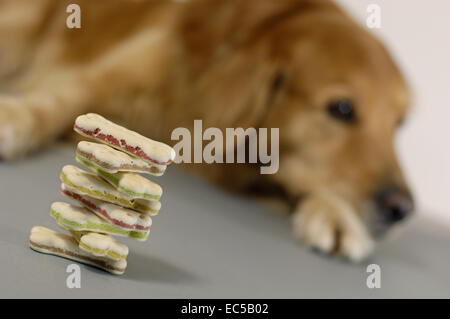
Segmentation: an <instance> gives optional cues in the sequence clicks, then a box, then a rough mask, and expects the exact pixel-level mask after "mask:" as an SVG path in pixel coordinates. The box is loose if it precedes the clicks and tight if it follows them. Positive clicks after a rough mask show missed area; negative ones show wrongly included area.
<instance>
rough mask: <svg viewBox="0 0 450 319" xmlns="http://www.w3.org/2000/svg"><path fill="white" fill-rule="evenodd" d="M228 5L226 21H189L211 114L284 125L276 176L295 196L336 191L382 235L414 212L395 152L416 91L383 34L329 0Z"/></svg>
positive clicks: (226, 120)
mask: <svg viewBox="0 0 450 319" xmlns="http://www.w3.org/2000/svg"><path fill="white" fill-rule="evenodd" d="M213 2H214V1H213ZM221 3H222V4H220V5H219V4H217V5H216V6H222V7H214V8H211V11H210V12H220V14H218V13H217V14H216V16H215V18H213V19H212V20H214V19H215V20H217V24H213V25H210V26H209V27H208V28H205V30H200V29H201V28H200V27H198V28H197V29H196V28H195V26H196V24H195V23H197V24H199V25H201V23H199V22H198V20H196V21H197V22H191V25H190V28H189V27H188V26H186V25H185V26H184V28H185V30H187V31H186V32H187V34H185V37H186V38H187V39H188V41H189V37H191V40H192V41H191V42H189V45H191V46H195V45H197V46H201V50H199V48H198V47H195V48H194V49H193V50H196V52H201V54H200V55H199V54H194V55H193V56H194V59H193V60H192V61H190V67H192V68H193V72H196V73H197V74H202V77H201V79H200V80H199V82H198V83H199V87H201V92H202V93H201V94H203V96H206V98H205V100H204V101H205V103H207V104H208V107H209V110H210V109H211V108H217V109H216V110H215V112H211V111H209V113H208V114H215V116H216V117H217V118H216V119H215V121H214V122H213V121H211V122H212V123H214V124H215V125H217V124H216V123H218V122H219V123H220V122H221V121H222V122H223V123H224V126H226V125H229V123H235V125H237V126H260V127H269V128H270V127H279V128H280V169H279V172H278V173H277V174H276V175H274V176H272V178H273V179H275V180H276V182H278V183H279V184H280V185H282V186H283V187H284V188H285V190H286V191H287V192H288V193H289V194H290V195H292V196H300V195H303V194H308V193H311V192H315V191H320V190H322V189H326V190H328V191H332V192H333V193H335V194H337V195H339V196H341V197H342V198H344V199H345V200H346V201H348V202H349V203H351V204H352V205H353V206H354V208H355V210H356V211H357V212H359V214H361V216H362V218H364V219H365V220H367V221H368V225H369V226H370V227H369V228H370V229H371V230H372V232H373V233H374V234H375V235H378V234H380V233H383V232H384V231H385V230H386V229H387V228H389V226H391V225H393V224H395V223H397V222H398V221H401V220H403V219H405V218H406V217H408V215H410V213H411V211H412V206H413V204H412V198H411V195H410V191H409V188H408V186H407V184H406V182H405V179H404V176H403V173H402V171H401V169H400V166H399V163H398V160H397V157H396V154H395V151H394V135H395V132H396V130H397V128H398V126H399V125H400V124H401V123H402V121H403V119H404V118H405V115H406V113H407V109H408V89H407V87H406V84H405V82H404V79H403V78H402V76H401V74H400V72H399V70H398V69H397V67H396V65H395V63H394V62H393V61H392V59H391V57H390V56H389V54H388V53H387V51H386V50H385V48H384V47H383V46H382V45H381V44H380V42H378V41H377V40H376V39H375V38H374V37H373V36H372V35H370V34H369V33H368V32H367V31H366V30H364V29H363V28H361V27H359V26H357V25H356V24H355V23H354V22H353V21H352V20H351V19H350V18H348V17H347V16H346V15H345V14H344V13H343V12H342V11H341V10H340V9H338V8H337V7H336V6H335V5H333V4H332V3H330V2H329V1H320V0H314V1H309V0H282V1H272V0H265V1H259V2H258V1H256V2H255V1H241V4H240V5H236V4H235V5H234V6H227V5H225V4H223V2H221ZM242 3H245V4H242ZM236 7H238V8H239V9H236ZM227 10H228V11H227ZM233 10H239V11H240V12H234V11H233ZM201 14H202V13H201V12H200V13H199V15H201ZM205 14H206V13H205ZM247 14H248V15H247ZM197 18H198V19H201V18H200V16H199V17H197ZM210 19H211V17H210ZM225 22H226V23H225ZM208 39H210V41H209V40H208ZM211 39H213V40H211ZM189 45H188V46H187V49H189ZM217 48H219V49H217ZM203 68H205V69H203ZM205 70H208V71H205ZM209 116H211V115H209ZM233 121H234V122H233Z"/></svg>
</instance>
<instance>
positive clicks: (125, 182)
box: [76, 156, 162, 201]
mask: <svg viewBox="0 0 450 319" xmlns="http://www.w3.org/2000/svg"><path fill="white" fill-rule="evenodd" d="M76 160H77V162H78V163H80V164H81V165H83V166H84V167H86V168H88V169H89V170H91V171H92V172H93V173H95V174H97V175H98V176H100V177H101V178H103V179H104V180H105V181H107V182H108V183H109V184H111V185H112V186H114V187H115V188H116V189H117V190H118V191H121V192H122V193H125V194H128V195H130V196H131V197H132V198H142V199H147V200H153V201H154V200H156V201H157V200H159V199H160V198H161V195H162V188H161V186H159V185H158V184H156V183H154V182H152V181H150V180H148V179H146V178H145V177H142V176H141V175H139V174H137V173H130V172H119V173H115V174H111V173H108V172H106V171H104V170H103V169H101V168H99V167H98V166H96V165H94V164H93V163H91V162H89V161H86V160H84V159H82V158H79V157H78V156H77V157H76Z"/></svg>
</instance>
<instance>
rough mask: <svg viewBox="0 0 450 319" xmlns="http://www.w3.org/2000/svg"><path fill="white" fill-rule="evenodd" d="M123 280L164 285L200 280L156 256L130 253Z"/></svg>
mask: <svg viewBox="0 0 450 319" xmlns="http://www.w3.org/2000/svg"><path fill="white" fill-rule="evenodd" d="M127 262H128V265H127V270H126V272H125V274H124V275H123V278H124V279H133V280H138V281H147V282H164V283H193V282H198V281H200V278H199V277H197V276H196V275H194V274H193V273H191V272H189V271H187V270H185V269H182V267H180V266H176V265H174V264H171V263H169V262H167V261H165V260H162V259H161V258H160V257H157V256H149V255H142V254H140V253H138V252H132V253H131V254H130V255H129V256H128V258H127Z"/></svg>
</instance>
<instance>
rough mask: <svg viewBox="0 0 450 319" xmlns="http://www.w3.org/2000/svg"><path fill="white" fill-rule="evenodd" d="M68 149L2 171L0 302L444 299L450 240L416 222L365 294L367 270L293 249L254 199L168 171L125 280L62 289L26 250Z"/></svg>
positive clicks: (45, 262) (87, 276)
mask: <svg viewBox="0 0 450 319" xmlns="http://www.w3.org/2000/svg"><path fill="white" fill-rule="evenodd" d="M73 152H74V151H73V149H72V148H69V147H57V148H55V147H53V148H51V150H48V151H46V152H43V153H41V154H38V155H36V156H34V157H33V158H31V159H26V160H23V161H20V162H17V163H12V164H10V163H0V200H1V203H2V208H0V215H1V218H2V223H1V224H0V254H1V264H0V267H1V271H0V297H44V298H45V297H62V298H66V297H85V298H92V297H106V298H107V297H119V298H128V297H134V298H140V297H145V298H175V297H179V298H201V297H211V298H216V297H236V298H241V297H276V298H278V297H287V298H292V297H293V298H301V297H362V298H366V297H367V298H370V297H450V276H449V269H450V254H449V251H450V249H449V247H450V233H449V232H448V231H445V230H444V229H441V230H439V228H436V227H432V226H430V225H427V224H426V223H423V222H422V221H420V220H416V221H415V222H413V223H412V224H411V225H410V227H408V229H407V230H406V232H405V233H403V234H402V236H401V237H400V238H398V239H396V240H395V241H392V242H385V243H383V244H382V245H381V246H380V247H379V249H378V251H377V253H376V254H375V256H374V257H373V258H372V260H370V261H369V262H368V263H372V262H374V263H377V264H379V265H380V266H381V270H382V287H381V289H372V290H371V289H368V288H367V287H366V276H367V273H366V272H365V269H366V268H365V267H366V265H367V263H365V264H362V265H350V264H348V263H345V262H342V261H336V260H332V259H329V258H326V257H323V256H319V255H317V254H313V253H311V252H310V251H309V250H307V249H305V248H303V247H301V246H299V245H298V244H296V243H295V242H294V240H293V239H292V237H291V235H290V227H289V222H288V220H287V219H286V218H285V217H283V216H280V215H279V214H275V213H274V212H273V211H271V210H270V209H269V208H266V207H263V206H261V204H258V203H255V202H253V201H251V200H247V199H244V198H237V197H234V196H232V195H229V194H227V193H224V192H222V191H220V190H217V189H213V188H211V187H209V186H208V185H206V184H205V183H204V182H202V181H199V180H196V179H194V178H193V177H191V176H189V175H187V174H186V173H183V172H181V171H180V170H178V169H176V168H175V167H170V168H169V169H168V171H167V174H166V175H164V176H162V177H160V178H158V179H157V181H158V182H159V183H160V184H161V185H162V186H163V188H164V196H163V201H162V204H163V208H162V211H161V213H160V215H158V216H156V217H155V218H154V219H153V226H152V231H151V234H150V238H149V240H148V241H147V242H144V243H140V242H135V241H132V240H126V239H124V242H126V244H128V245H129V247H130V255H129V258H128V269H127V271H126V274H125V275H123V276H121V277H117V276H113V275H109V274H107V273H105V272H102V271H100V270H96V269H95V268H92V267H89V266H81V289H68V288H66V278H67V273H66V272H65V271H66V266H67V265H68V264H70V263H71V262H70V261H68V260H65V259H62V258H58V257H53V256H48V255H44V254H39V253H36V252H34V251H32V250H31V249H30V248H28V243H27V242H28V235H29V231H30V229H31V227H32V226H34V225H43V226H47V227H50V228H53V229H57V226H56V225H55V224H54V222H53V219H52V218H51V217H50V216H49V215H48V211H49V207H50V204H51V202H52V201H56V200H63V198H62V196H61V195H59V192H58V187H59V182H58V174H59V171H60V169H61V167H62V166H63V165H65V164H68V163H72V164H74V160H73Z"/></svg>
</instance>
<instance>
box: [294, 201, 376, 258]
mask: <svg viewBox="0 0 450 319" xmlns="http://www.w3.org/2000/svg"><path fill="white" fill-rule="evenodd" d="M293 231H294V236H295V237H296V238H297V239H299V240H300V241H302V242H303V243H304V244H306V245H307V246H309V247H312V248H314V249H316V250H319V251H320V252H323V253H325V254H330V255H337V256H343V257H345V258H348V259H350V260H351V261H353V262H360V261H362V260H364V259H365V258H366V257H368V256H369V255H370V254H371V252H372V251H373V240H372V239H371V237H370V236H369V234H368V232H367V230H366V227H365V226H364V224H363V223H362V221H361V219H360V218H359V217H358V215H357V214H356V212H355V211H354V210H353V209H352V208H351V207H350V205H348V204H347V203H346V202H345V201H343V200H342V199H341V198H339V197H337V196H335V195H330V194H328V193H321V194H317V195H313V196H311V197H309V198H307V199H305V201H304V202H303V203H301V205H300V206H299V208H298V210H297V212H296V213H295V214H294V216H293Z"/></svg>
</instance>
